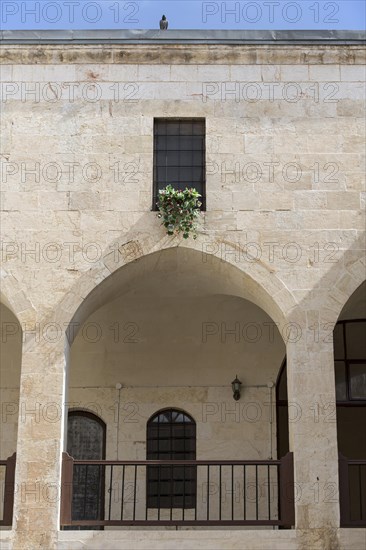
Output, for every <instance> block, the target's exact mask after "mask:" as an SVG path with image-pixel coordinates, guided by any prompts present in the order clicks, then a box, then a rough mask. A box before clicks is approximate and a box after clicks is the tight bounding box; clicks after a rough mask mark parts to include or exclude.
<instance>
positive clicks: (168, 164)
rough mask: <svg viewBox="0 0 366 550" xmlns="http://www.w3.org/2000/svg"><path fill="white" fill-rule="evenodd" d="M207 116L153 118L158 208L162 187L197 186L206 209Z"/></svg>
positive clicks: (154, 206)
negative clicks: (204, 117)
mask: <svg viewBox="0 0 366 550" xmlns="http://www.w3.org/2000/svg"><path fill="white" fill-rule="evenodd" d="M205 134H206V125H205V119H202V118H193V119H192V118H168V119H167V118H156V119H155V120H154V193H153V210H156V209H157V206H156V203H157V202H158V198H159V190H160V189H164V188H165V187H166V186H167V185H169V184H170V185H172V186H173V187H174V188H175V189H182V190H183V189H185V188H186V187H188V188H191V187H193V188H195V189H196V190H197V191H198V192H199V193H200V195H202V198H201V199H200V201H201V202H202V209H205V202H206V201H205V184H206V179H205V176H206V168H205V156H206V152H205Z"/></svg>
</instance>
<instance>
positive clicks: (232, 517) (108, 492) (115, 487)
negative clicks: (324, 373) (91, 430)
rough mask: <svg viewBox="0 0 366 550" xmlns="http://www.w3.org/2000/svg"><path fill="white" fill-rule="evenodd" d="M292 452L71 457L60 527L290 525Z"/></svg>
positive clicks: (66, 458) (64, 472) (65, 459)
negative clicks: (267, 456)
mask: <svg viewBox="0 0 366 550" xmlns="http://www.w3.org/2000/svg"><path fill="white" fill-rule="evenodd" d="M294 520H295V513H294V480H293V455H292V453H288V454H287V455H286V456H285V457H284V458H282V459H281V460H257V461H252V460H233V461H229V460H221V461H219V460H209V461H206V460H185V461H177V460H176V461H173V460H171V461H169V460H164V461H161V460H146V461H120V460H119V461H111V460H100V461H99V460H88V461H87V460H74V459H73V458H71V457H70V456H69V455H67V454H66V453H64V455H63V467H62V493H61V527H63V528H68V529H70V528H76V529H77V528H84V529H85V528H88V527H89V528H94V529H95V528H104V527H127V526H136V527H142V526H162V527H163V526H164V527H166V526H175V527H184V526H187V527H188V526H206V527H207V526H223V527H230V526H240V525H241V526H272V527H273V526H282V527H291V526H293V525H294V522H295V521H294Z"/></svg>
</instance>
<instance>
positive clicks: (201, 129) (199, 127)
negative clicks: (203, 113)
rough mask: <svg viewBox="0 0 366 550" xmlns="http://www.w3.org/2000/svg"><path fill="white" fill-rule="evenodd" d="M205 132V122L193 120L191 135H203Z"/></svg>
mask: <svg viewBox="0 0 366 550" xmlns="http://www.w3.org/2000/svg"><path fill="white" fill-rule="evenodd" d="M205 132H206V124H205V121H204V120H201V121H195V122H194V124H193V135H194V136H204V135H205Z"/></svg>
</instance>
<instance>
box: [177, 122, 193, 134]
mask: <svg viewBox="0 0 366 550" xmlns="http://www.w3.org/2000/svg"><path fill="white" fill-rule="evenodd" d="M179 130H180V132H179V133H180V135H181V136H191V135H192V133H193V124H192V122H181V124H180V128H179Z"/></svg>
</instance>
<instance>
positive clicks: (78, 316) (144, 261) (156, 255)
mask: <svg viewBox="0 0 366 550" xmlns="http://www.w3.org/2000/svg"><path fill="white" fill-rule="evenodd" d="M197 240H198V239H197ZM170 244H171V243H170ZM131 246H133V247H134V254H133V255H131V256H130V257H128V258H125V261H124V263H123V264H122V265H119V266H117V267H116V269H114V270H111V269H109V270H108V271H107V270H106V267H105V265H104V264H103V266H99V267H98V268H97V269H95V270H93V273H90V272H89V273H88V274H86V275H85V277H86V278H87V279H88V284H85V285H84V283H85V281H84V282H83V281H80V282H79V283H77V288H74V289H73V290H72V291H71V293H69V295H67V296H66V297H65V300H64V302H65V303H67V306H64V305H63V302H61V304H60V311H63V312H66V311H70V310H71V309H72V308H71V307H70V301H72V302H73V311H74V313H73V314H72V315H71V316H70V314H68V316H67V318H66V319H65V320H64V325H65V326H67V327H68V328H67V330H66V335H67V340H68V344H69V345H70V346H71V345H72V343H73V341H74V340H75V337H76V336H77V334H78V331H79V330H80V327H81V326H82V324H83V323H84V322H85V320H86V319H87V318H88V317H89V316H90V315H91V314H92V313H94V312H95V311H96V310H97V309H98V308H100V307H101V306H103V305H104V304H105V303H107V302H108V301H110V300H111V299H114V298H115V297H116V296H121V295H122V294H123V292H125V291H126V290H127V289H131V288H132V287H133V284H134V283H135V282H136V281H137V280H140V279H142V278H143V277H144V276H145V277H146V276H148V275H149V273H155V274H156V273H159V274H161V275H162V277H164V274H165V276H172V275H173V274H174V276H177V277H187V280H188V278H190V282H191V286H190V290H191V291H193V292H195V293H197V295H199V293H205V292H207V290H208V288H209V289H210V292H211V293H214V294H219V293H220V294H226V295H231V296H237V297H240V298H244V299H246V300H248V301H250V302H252V303H254V304H255V305H257V306H258V307H260V308H261V309H263V310H264V311H265V312H266V313H267V314H268V315H269V316H270V317H271V318H272V319H273V320H274V321H275V322H276V323H277V324H278V325H281V326H284V325H285V324H286V322H287V319H288V316H289V312H290V311H291V310H292V309H294V308H296V301H295V298H294V296H293V295H292V294H291V292H290V291H289V290H288V289H287V288H286V286H285V285H284V284H283V282H282V281H281V280H280V279H279V278H278V277H277V276H276V274H274V273H272V272H271V271H270V270H269V269H268V268H267V266H265V265H264V264H262V263H260V262H254V263H248V262H247V263H245V262H242V261H239V256H240V255H236V256H235V254H237V252H236V245H235V244H233V243H232V252H233V254H234V255H232V254H229V253H228V252H227V249H225V250H226V252H227V254H228V256H227V257H225V259H223V258H222V257H220V255H217V254H214V253H212V252H210V251H207V250H209V249H210V247H208V246H207V245H205V251H203V250H202V243H201V249H200V243H197V242H195V244H194V245H192V246H191V245H190V246H173V245H172V246H166V247H164V248H161V249H159V250H153V249H152V250H150V251H149V252H147V253H146V254H142V246H140V244H139V243H138V242H137V241H136V242H135V243H134V244H133V245H131ZM210 246H211V250H213V248H212V247H213V245H210ZM136 251H137V253H136ZM214 251H216V252H217V249H216V248H215V250H214ZM140 253H141V255H138V254H140ZM136 255H137V256H136ZM236 259H237V260H238V261H236ZM114 267H115V266H114ZM83 286H86V287H89V288H91V290H90V292H89V293H85V292H82V293H81V292H80V291H79V290H80V288H81V287H83ZM78 289H79V290H78Z"/></svg>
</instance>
